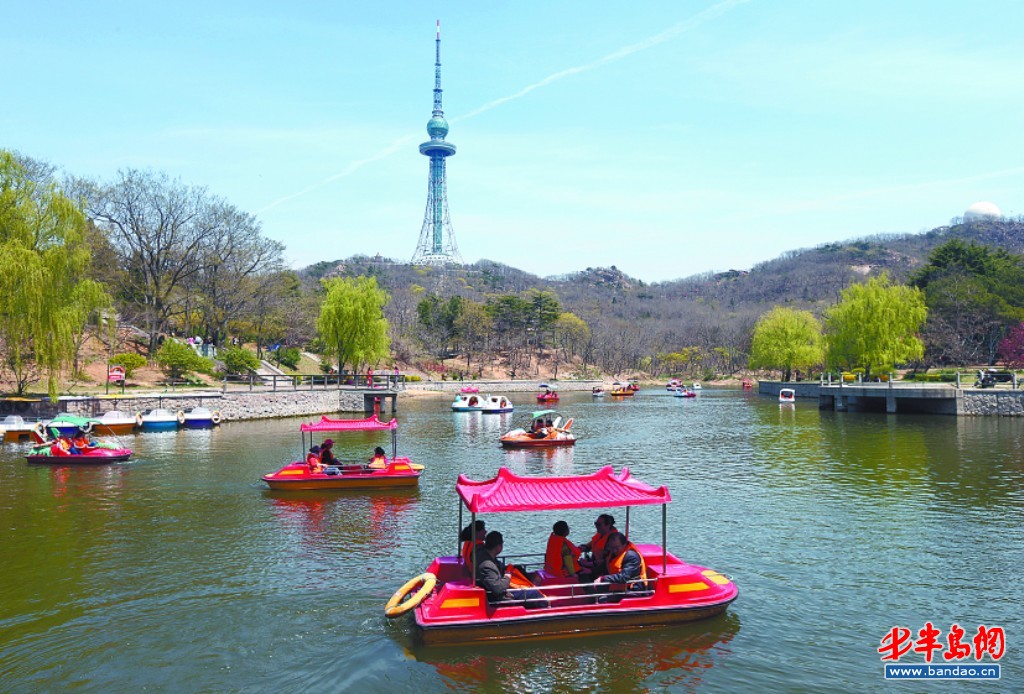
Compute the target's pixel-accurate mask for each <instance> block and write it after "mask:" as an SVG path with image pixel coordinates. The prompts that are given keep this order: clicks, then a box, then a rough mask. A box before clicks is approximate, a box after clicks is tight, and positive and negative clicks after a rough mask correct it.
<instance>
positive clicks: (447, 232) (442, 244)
mask: <svg viewBox="0 0 1024 694" xmlns="http://www.w3.org/2000/svg"><path fill="white" fill-rule="evenodd" d="M427 134H428V135H430V141H429V142H424V143H423V144H421V145H420V154H422V155H424V156H426V157H430V176H429V177H428V179H427V209H426V212H425V213H424V215H423V227H422V228H421V229H420V238H419V242H418V243H417V244H416V252H415V253H414V254H413V256H412V264H413V265H450V264H453V263H457V264H461V263H462V258H461V257H460V256H459V249H458V246H456V244H455V231H454V230H453V229H452V222H451V218H450V217H449V215H448V181H447V175H446V172H445V160H446V159H447V158H448V157H451V156H454V155H455V145H453V144H452V143H450V142H446V141H445V139H444V138H445V135H447V134H448V121H447V120H445V117H444V109H443V108H442V106H441V20H440V19H439V20H437V38H436V40H435V48H434V111H433V114H432V115H431V118H430V120H429V121H427Z"/></svg>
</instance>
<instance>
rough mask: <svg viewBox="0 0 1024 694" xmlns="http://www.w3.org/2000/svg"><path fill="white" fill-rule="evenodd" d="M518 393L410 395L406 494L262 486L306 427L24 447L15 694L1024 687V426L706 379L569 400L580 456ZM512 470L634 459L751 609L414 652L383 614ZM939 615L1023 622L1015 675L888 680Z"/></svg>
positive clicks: (968, 625)
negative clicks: (725, 386) (510, 406)
mask: <svg viewBox="0 0 1024 694" xmlns="http://www.w3.org/2000/svg"><path fill="white" fill-rule="evenodd" d="M513 401H515V402H516V403H517V405H518V407H517V409H518V411H517V412H516V413H514V414H511V415H500V416H492V415H481V414H475V413H452V412H451V411H450V410H449V409H448V403H449V399H448V398H443V397H437V398H432V397H424V398H413V399H401V400H400V401H399V405H398V407H399V412H398V419H399V422H400V426H399V440H398V443H399V452H400V453H401V454H406V455H409V456H410V457H411V458H412V459H413V460H414V461H415V462H419V463H423V464H424V465H426V468H427V469H426V471H425V472H424V474H423V477H422V479H421V483H420V487H419V489H418V490H416V491H408V492H364V493H346V492H340V493H339V492H333V493H286V492H270V491H269V490H268V489H266V487H265V485H264V484H263V483H262V482H260V481H259V476H260V475H261V474H265V473H267V472H271V471H274V470H276V469H277V468H279V467H280V466H281V465H283V464H284V463H285V462H287V461H289V460H291V459H292V458H293V457H295V456H297V455H298V454H299V452H300V451H299V448H300V440H299V433H298V425H299V423H300V421H302V420H300V419H286V420H273V421H259V422H231V423H227V424H225V425H223V426H221V427H220V428H219V429H215V430H213V431H181V432H169V433H154V434H140V435H137V436H131V437H126V442H127V444H128V445H129V446H130V447H132V448H134V449H135V451H136V456H135V457H134V458H133V459H132V460H131V461H130V462H128V463H123V464H114V465H109V466H102V467H89V468H68V467H59V466H35V465H32V466H30V465H28V464H26V462H25V460H24V458H22V457H20V456H22V455H23V454H24V453H25V450H26V449H25V447H19V446H10V445H9V446H5V447H4V448H3V450H2V453H0V527H2V532H3V534H2V538H3V539H2V556H3V563H2V569H0V691H4V692H36V691H68V690H77V691H104V692H109V691H142V690H147V691H174V692H183V691H186V692H192V691H275V692H288V691H295V692H299V691H341V690H344V689H348V688H353V689H355V688H359V689H360V690H361V691H409V690H412V689H416V690H419V691H421V692H434V691H479V690H483V691H494V692H508V691H517V692H519V691H592V690H600V691H636V690H645V689H648V690H653V691H662V690H669V691H709V692H739V691H756V690H761V691H826V690H827V691H877V690H883V689H890V688H892V689H897V690H901V691H908V692H909V691H954V690H958V691H959V690H960V689H962V688H965V687H966V688H969V690H970V691H972V692H974V691H978V692H983V691H1013V690H1017V691H1020V690H1021V689H1022V688H1024V608H1022V606H1024V581H1022V578H1021V574H1022V569H1024V543H1022V531H1021V521H1022V517H1024V463H1022V461H1024V419H1012V418H954V417H940V416H925V415H885V414H850V413H833V412H827V411H819V410H818V409H817V408H816V404H815V403H814V402H811V401H800V402H798V403H797V404H796V406H795V407H790V406H780V405H779V404H778V403H777V402H775V401H774V400H772V399H770V398H765V397H761V396H758V395H755V394H748V393H742V392H740V391H726V390H711V389H705V390H704V391H702V392H701V394H700V396H699V397H697V398H695V399H681V398H673V397H671V396H669V395H668V394H667V393H666V392H665V391H663V390H647V391H642V392H641V393H640V394H639V395H638V396H637V397H636V398H635V399H631V400H626V401H615V400H613V399H611V398H605V399H604V400H597V401H595V400H592V399H591V397H590V396H589V394H566V395H563V400H562V402H561V403H560V407H559V409H560V410H561V411H562V412H563V413H564V414H566V415H567V416H572V417H574V418H575V422H576V423H575V426H574V427H573V431H574V432H575V433H576V434H577V435H578V436H579V443H578V444H577V445H576V447H575V448H574V449H562V450H557V451H503V450H502V449H501V448H500V447H499V446H498V442H497V439H498V436H499V435H500V434H501V433H502V432H503V431H504V430H507V429H509V428H511V427H512V426H513V424H516V423H520V422H521V421H522V418H523V417H524V415H525V413H526V412H528V411H529V410H530V409H532V408H533V405H532V403H530V402H528V398H527V397H526V396H525V395H516V396H513ZM306 419H307V420H308V419H310V418H306ZM335 438H336V440H337V441H338V444H337V445H336V450H337V451H338V453H339V454H340V455H342V456H344V454H349V455H351V456H356V457H360V458H365V457H367V456H368V455H369V454H370V452H371V450H372V448H373V447H374V446H376V445H382V446H384V447H385V448H389V441H388V437H387V435H381V434H362V433H360V434H355V435H348V436H347V437H346V436H342V437H335ZM502 465H505V466H507V467H509V468H511V469H512V470H513V471H515V472H518V473H521V474H530V475H545V474H581V473H588V472H592V471H594V470H595V469H597V468H599V467H601V466H603V465H613V466H615V468H616V469H619V468H620V467H621V466H623V465H625V466H628V467H629V468H630V470H632V471H633V473H634V474H635V475H637V476H638V477H639V478H640V479H642V480H644V481H646V482H649V483H652V484H665V485H668V487H669V489H670V490H671V492H672V496H673V502H672V503H671V504H670V505H669V507H668V528H669V531H668V532H669V549H670V551H672V552H673V553H675V554H676V555H678V556H680V557H681V558H682V559H684V560H688V561H692V562H694V563H697V564H702V565H705V566H709V567H712V568H715V569H717V570H719V571H722V572H725V573H727V574H729V575H730V576H732V577H733V579H734V581H735V582H736V584H737V585H738V586H739V589H740V596H739V598H738V600H737V601H736V602H735V603H733V605H732V606H731V607H730V608H729V610H728V611H727V612H726V613H725V614H724V615H722V616H720V617H716V618H714V619H710V620H706V621H701V622H695V623H692V624H689V625H685V626H682V627H677V628H665V629H645V630H642V631H637V632H629V633H622V634H615V635H603V636H584V637H579V638H569V639H556V640H544V641H534V642H530V641H526V642H517V643H505V644H486V645H472V644H471V645H461V646H453V647H444V648H441V647H430V648H427V647H422V646H418V645H417V644H416V642H415V639H414V631H413V629H412V627H411V619H410V618H407V619H404V620H399V621H396V622H393V623H389V622H388V621H387V620H386V619H385V618H384V616H383V606H384V603H385V602H386V601H387V599H388V598H389V597H390V596H391V594H392V593H393V592H394V590H395V589H396V588H397V587H398V586H400V585H401V584H402V583H404V582H405V581H406V580H407V579H408V578H411V577H412V576H414V575H416V574H418V573H420V572H422V571H423V570H425V568H426V566H427V565H428V564H429V562H430V560H431V559H432V558H433V557H435V556H437V555H439V554H452V553H454V551H455V547H456V535H457V533H458V505H457V501H456V496H455V493H454V486H455V480H456V478H457V476H458V475H459V474H460V473H464V474H466V475H468V476H470V477H472V478H476V479H486V478H490V477H492V476H493V475H494V473H495V472H496V471H497V469H498V468H499V466H502ZM611 511H612V513H614V514H616V515H618V516H624V510H623V509H618V510H616V509H612V510H611ZM595 515H596V513H595V512H594V511H589V510H585V511H572V512H559V513H551V514H537V515H531V514H509V515H492V516H485V517H484V520H486V521H487V524H488V529H497V530H501V531H502V532H503V533H504V535H505V551H506V553H509V554H521V553H542V552H543V550H544V544H545V542H546V539H547V536H548V533H549V531H550V528H551V524H552V523H554V521H556V520H559V519H565V520H567V521H568V522H569V525H570V526H571V528H572V533H571V535H570V537H571V538H572V539H574V540H576V541H577V542H582V541H584V540H586V539H587V538H588V537H589V534H590V532H591V530H590V529H591V528H592V527H593V519H594V516H595ZM466 522H468V517H467V521H466ZM631 535H632V539H633V540H635V541H641V542H654V543H660V539H661V512H660V509H658V508H656V507H648V508H640V509H634V510H633V512H632V514H631ZM926 622H931V623H932V624H933V625H934V626H936V627H937V628H939V629H941V630H942V638H943V639H944V638H945V635H946V633H947V632H948V631H949V628H950V626H951V625H952V624H953V623H957V624H959V625H960V626H961V627H963V628H964V629H965V630H966V631H967V632H968V636H970V635H972V634H973V633H974V631H975V630H976V629H977V627H978V626H979V625H986V626H989V627H991V626H1000V627H1003V628H1004V630H1005V633H1006V653H1005V655H1004V656H1003V657H1002V659H1001V660H1000V661H999V662H1000V664H1001V665H1002V670H1003V674H1002V680H1001V681H1000V682H996V683H987V684H983V683H972V684H970V685H965V684H963V683H957V682H917V683H903V684H899V683H891V682H886V681H885V680H884V679H883V677H882V661H881V655H880V654H879V653H878V651H877V649H878V647H879V645H880V642H881V639H882V637H883V636H885V635H886V633H888V631H889V630H890V629H891V628H892V627H894V626H897V625H899V626H904V627H907V628H910V629H912V630H913V631H914V632H915V635H916V632H917V630H919V629H921V628H923V627H924V625H925V623H926ZM920 661H921V656H919V655H918V656H915V657H909V656H907V657H904V658H903V659H902V660H901V662H920ZM986 661H989V662H990V659H989V658H988V656H986ZM968 662H973V659H972V660H971V661H968Z"/></svg>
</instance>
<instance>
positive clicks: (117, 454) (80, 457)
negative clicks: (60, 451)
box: [25, 448, 132, 465]
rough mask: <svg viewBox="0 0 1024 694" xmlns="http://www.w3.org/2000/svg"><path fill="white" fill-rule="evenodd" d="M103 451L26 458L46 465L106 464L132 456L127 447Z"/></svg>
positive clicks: (28, 456) (34, 462)
mask: <svg viewBox="0 0 1024 694" xmlns="http://www.w3.org/2000/svg"><path fill="white" fill-rule="evenodd" d="M100 450H102V451H104V452H103V453H99V452H94V453H77V454H72V455H26V456H25V460H27V461H28V462H30V463H33V464H46V465H105V464H107V463H121V462H124V461H126V460H128V459H129V458H131V457H132V451H131V450H129V449H127V448H115V449H109V448H104V449H100Z"/></svg>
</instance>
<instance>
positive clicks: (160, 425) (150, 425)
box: [139, 419, 178, 431]
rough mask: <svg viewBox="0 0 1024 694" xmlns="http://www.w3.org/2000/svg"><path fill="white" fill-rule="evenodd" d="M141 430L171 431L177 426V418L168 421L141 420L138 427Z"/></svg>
mask: <svg viewBox="0 0 1024 694" xmlns="http://www.w3.org/2000/svg"><path fill="white" fill-rule="evenodd" d="M139 428H140V429H142V430H143V431H171V430H172V429H177V428H178V420H176V419H175V420H173V421H170V422H146V421H143V422H142V426H141V427H139Z"/></svg>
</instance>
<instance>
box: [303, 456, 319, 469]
mask: <svg viewBox="0 0 1024 694" xmlns="http://www.w3.org/2000/svg"><path fill="white" fill-rule="evenodd" d="M306 467H307V468H308V469H309V471H310V472H320V467H321V466H320V456H318V455H317V454H316V453H310V454H308V455H307V456H306Z"/></svg>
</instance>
